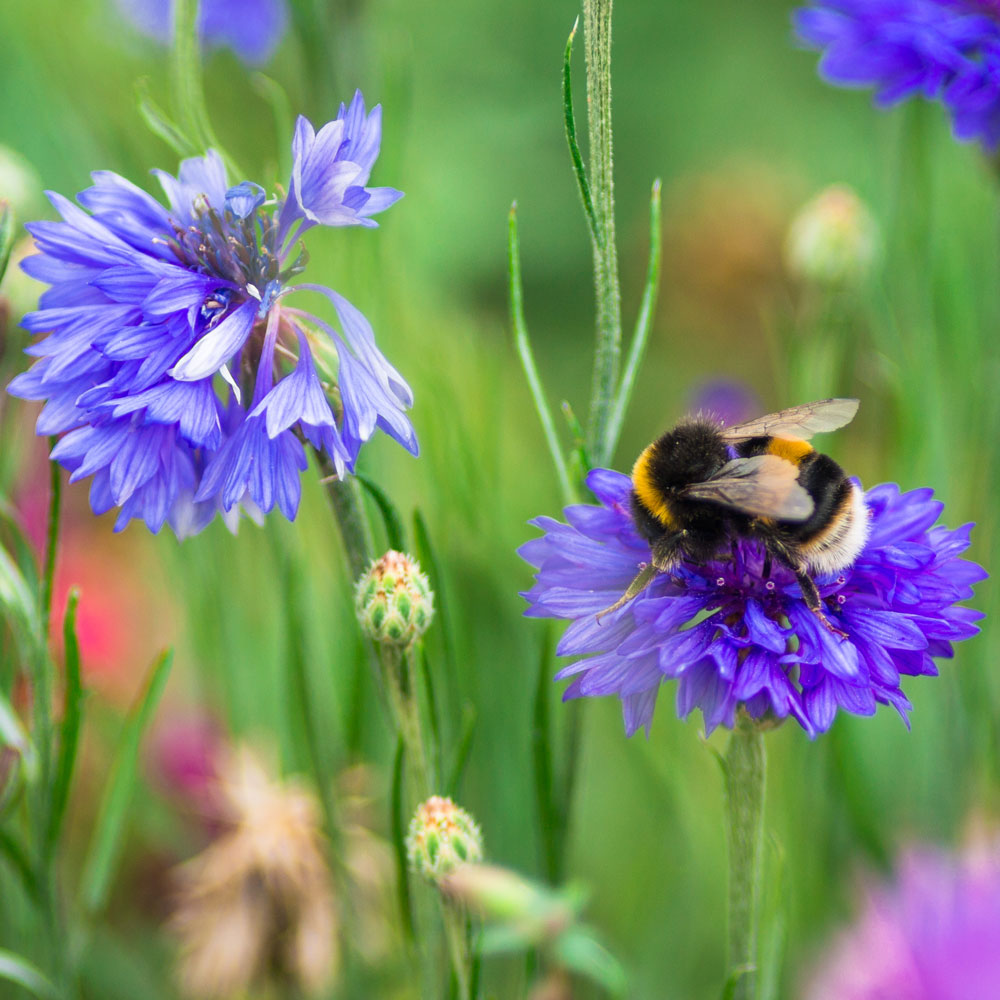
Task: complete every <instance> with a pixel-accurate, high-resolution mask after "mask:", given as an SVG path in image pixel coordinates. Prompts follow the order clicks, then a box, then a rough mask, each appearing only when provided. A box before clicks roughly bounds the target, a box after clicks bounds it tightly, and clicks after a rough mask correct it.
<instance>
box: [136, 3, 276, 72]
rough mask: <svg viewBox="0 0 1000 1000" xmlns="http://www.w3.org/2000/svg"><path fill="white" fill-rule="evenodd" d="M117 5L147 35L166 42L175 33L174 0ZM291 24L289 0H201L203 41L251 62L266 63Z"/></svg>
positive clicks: (200, 24) (199, 6)
mask: <svg viewBox="0 0 1000 1000" xmlns="http://www.w3.org/2000/svg"><path fill="white" fill-rule="evenodd" d="M118 9H119V10H120V11H121V12H122V14H124V15H125V18H126V19H127V20H128V21H129V22H131V24H132V25H133V26H134V27H136V28H137V29H138V30H139V31H141V32H142V33H143V34H144V35H148V36H149V37H150V38H154V39H156V41H158V42H161V43H163V44H164V45H167V44H169V43H170V40H171V38H172V37H173V14H174V3H173V2H172V0H118ZM287 26H288V4H287V2H286V0H201V2H200V3H199V4H198V28H199V35H200V36H201V41H202V42H203V43H204V44H206V45H210V46H225V47H227V48H230V49H232V50H233V51H234V52H235V53H236V54H237V55H238V56H239V57H240V58H241V59H242V60H243V61H244V62H247V63H250V64H251V65H259V64H261V63H266V62H267V61H268V60H269V59H270V58H271V56H272V55H273V54H274V50H275V49H276V48H277V46H278V43H279V42H280V41H281V38H282V36H283V35H284V33H285V29H286V28H287Z"/></svg>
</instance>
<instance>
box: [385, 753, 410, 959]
mask: <svg viewBox="0 0 1000 1000" xmlns="http://www.w3.org/2000/svg"><path fill="white" fill-rule="evenodd" d="M405 756H406V746H405V744H404V743H403V737H402V736H400V737H399V738H398V740H397V741H396V755H395V757H394V758H393V762H392V799H391V802H392V816H391V820H392V850H393V853H394V855H395V857H396V886H397V891H398V893H399V915H400V917H401V919H402V923H403V935H404V937H405V938H406V941H407V944H408V945H410V947H412V946H413V945H414V943H415V942H416V932H415V930H414V924H413V902H412V900H411V899H410V869H409V865H408V864H407V863H406V825H407V824H406V819H407V817H406V814H405V812H404V809H405V803H404V799H405V795H404V788H403V785H404V782H403V773H404V768H403V762H404V759H405Z"/></svg>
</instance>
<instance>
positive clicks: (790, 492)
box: [684, 455, 814, 521]
mask: <svg viewBox="0 0 1000 1000" xmlns="http://www.w3.org/2000/svg"><path fill="white" fill-rule="evenodd" d="M798 475H799V470H798V467H797V466H795V465H792V463H791V462H788V461H786V460H785V459H783V458H779V457H778V456H777V455H754V456H753V457H752V458H737V459H734V460H733V461H732V462H727V463H726V464H725V465H724V466H723V467H722V468H721V469H720V470H719V471H718V472H717V473H716V474H715V475H714V476H713V477H712V478H711V479H707V480H705V482H703V483H692V484H691V485H690V486H687V487H685V489H684V495H685V496H686V497H693V498H694V499H696V500H710V501H713V502H714V503H720V504H723V505H724V506H726V507H732V508H733V509H734V510H739V511H742V512H743V513H744V514H752V515H754V516H755V517H773V518H776V519H777V520H780V521H805V520H806V519H807V518H808V517H809V516H810V514H812V512H813V507H814V504H813V501H812V497H811V496H809V494H808V493H807V492H806V491H805V490H804V489H803V488H802V487H801V486H800V485H799V483H798Z"/></svg>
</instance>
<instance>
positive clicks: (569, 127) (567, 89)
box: [562, 17, 600, 244]
mask: <svg viewBox="0 0 1000 1000" xmlns="http://www.w3.org/2000/svg"><path fill="white" fill-rule="evenodd" d="M579 26H580V18H579V17H577V19H576V20H575V21H574V22H573V30H572V31H571V32H570V33H569V38H568V39H567V40H566V56H565V58H564V59H563V75H562V85H563V120H564V122H565V125H566V142H567V143H568V144H569V155H570V158H571V159H572V161H573V173H574V174H575V175H576V184H577V187H578V188H579V189H580V200H581V201H582V202H583V212H584V214H585V215H586V216H587V227H588V228H589V229H590V238H591V239H592V240H593V241H594V243H595V244H597V243H600V235H599V230H598V228H597V216H596V215H595V214H594V199H593V198H592V197H591V194H590V181H589V180H587V168H586V167H585V166H584V165H583V157H582V156H581V155H580V144H579V143H578V142H577V141H576V116H575V115H574V114H573V73H572V62H573V39H574V37H575V36H576V29H577V28H578V27H579Z"/></svg>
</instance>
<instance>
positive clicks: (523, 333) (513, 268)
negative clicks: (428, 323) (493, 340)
mask: <svg viewBox="0 0 1000 1000" xmlns="http://www.w3.org/2000/svg"><path fill="white" fill-rule="evenodd" d="M507 264H508V275H509V278H510V321H511V326H513V328H514V343H515V345H516V347H517V353H518V356H519V357H520V359H521V366H522V367H523V368H524V374H525V377H526V378H527V380H528V388H529V389H530V390H531V398H532V399H533V400H534V402H535V409H536V410H537V412H538V419H539V420H540V421H541V424H542V432H543V433H544V435H545V442H546V444H548V446H549V454H550V455H551V456H552V464H553V465H554V466H555V469H556V476H557V477H558V479H559V489H560V491H561V492H562V496H563V502H564V503H566V504H571V503H573V501H574V500H575V499H576V495H575V490H574V489H573V486H572V484H571V483H570V478H569V471H568V469H567V468H566V459H565V457H564V456H563V452H562V446H561V445H560V444H559V436H558V435H557V434H556V425H555V421H554V420H553V419H552V411H551V410H550V409H549V404H548V402H547V401H546V398H545V390H544V389H543V388H542V379H541V376H540V375H539V374H538V366H537V365H536V364H535V355H534V352H533V351H532V349H531V340H530V339H529V337H528V326H527V323H526V322H525V319H524V298H523V294H522V289H521V244H520V239H519V237H518V232H517V203H516V202H515V203H514V204H513V205H511V207H510V215H509V216H508V221H507Z"/></svg>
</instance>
